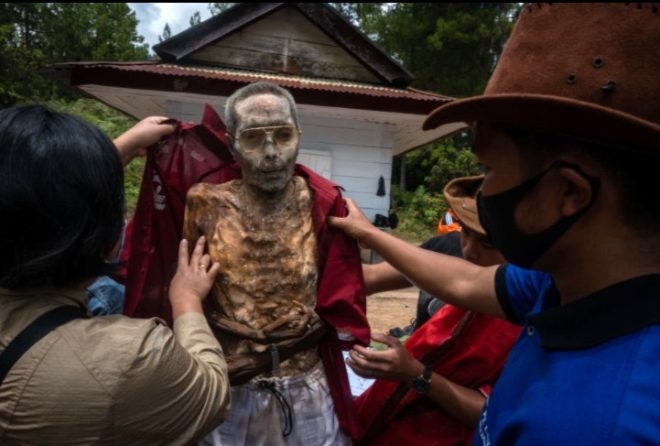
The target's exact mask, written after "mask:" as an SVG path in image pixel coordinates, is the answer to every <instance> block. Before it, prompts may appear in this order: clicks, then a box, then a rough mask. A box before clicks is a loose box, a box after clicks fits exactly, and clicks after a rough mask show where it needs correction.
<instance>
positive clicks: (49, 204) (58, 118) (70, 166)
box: [0, 105, 124, 289]
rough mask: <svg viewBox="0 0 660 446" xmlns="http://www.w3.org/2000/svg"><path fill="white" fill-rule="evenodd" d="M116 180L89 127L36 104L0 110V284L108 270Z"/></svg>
mask: <svg viewBox="0 0 660 446" xmlns="http://www.w3.org/2000/svg"><path fill="white" fill-rule="evenodd" d="M123 182H124V172H123V166H122V163H121V160H120V157H119V154H118V152H117V149H116V147H115V145H114V144H113V142H112V141H111V140H110V139H109V138H108V136H106V135H105V134H104V133H103V132H102V131H101V130H100V129H98V128H97V127H95V126H94V125H92V124H90V123H88V122H85V121H84V120H82V119H79V118H76V117H74V116H71V115H68V114H65V113H60V112H57V111H53V110H51V109H49V108H47V107H45V106H41V105H20V106H14V107H10V108H6V109H4V110H0V216H2V217H1V218H0V222H1V223H0V253H2V255H0V287H5V288H12V289H20V288H28V287H42V286H57V287H63V286H64V287H66V286H78V285H80V284H82V283H83V282H84V281H87V280H90V279H94V278H95V277H98V276H101V275H106V274H111V273H112V272H113V271H114V269H115V268H116V264H114V263H112V262H108V261H106V257H107V256H108V254H110V253H111V252H112V250H113V248H114V247H115V245H116V244H117V242H118V240H119V239H120V235H121V231H122V230H123V216H124V188H123Z"/></svg>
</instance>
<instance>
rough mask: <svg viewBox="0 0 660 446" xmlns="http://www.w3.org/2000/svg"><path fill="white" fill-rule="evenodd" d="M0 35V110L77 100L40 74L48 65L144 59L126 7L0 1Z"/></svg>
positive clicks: (141, 43) (133, 19)
mask: <svg viewBox="0 0 660 446" xmlns="http://www.w3.org/2000/svg"><path fill="white" fill-rule="evenodd" d="M0 37H1V39H0V51H1V52H2V61H1V62H0V79H2V84H1V86H0V107H6V106H10V105H13V104H16V103H19V102H28V101H45V100H51V99H57V98H73V97H76V95H75V94H74V93H73V92H72V90H71V89H70V88H69V87H68V86H67V85H60V84H57V83H55V82H53V80H52V79H51V78H46V77H42V76H41V74H42V73H43V72H44V70H46V69H47V67H48V66H49V65H50V64H52V63H57V62H75V61H89V60H113V61H125V60H144V59H146V58H147V53H148V52H147V45H146V44H145V43H144V38H143V37H142V36H140V35H139V34H138V33H137V19H136V17H135V12H133V11H131V10H130V8H129V7H128V4H126V3H2V4H0Z"/></svg>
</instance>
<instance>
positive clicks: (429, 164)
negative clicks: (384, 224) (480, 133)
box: [393, 140, 479, 193]
mask: <svg viewBox="0 0 660 446" xmlns="http://www.w3.org/2000/svg"><path fill="white" fill-rule="evenodd" d="M397 161H398V162H397V163H394V164H395V168H394V173H395V174H394V175H393V181H395V182H400V178H399V170H400V169H399V167H400V164H399V163H401V162H404V163H405V172H406V177H405V183H404V186H405V187H406V188H407V189H415V188H417V187H419V186H420V185H425V186H426V187H427V188H428V189H429V190H430V191H433V192H436V193H441V192H442V190H443V189H444V187H445V185H446V184H447V183H448V182H449V181H450V180H452V179H453V178H456V177H460V176H465V175H476V174H477V173H478V172H479V163H478V161H477V158H476V156H475V155H474V153H472V151H471V150H470V148H468V147H463V148H459V147H456V145H455V144H454V142H453V141H452V140H443V141H439V142H436V143H433V144H429V145H427V146H426V147H422V148H420V149H417V150H413V151H411V152H408V153H407V154H405V156H404V157H399V158H398V159H397Z"/></svg>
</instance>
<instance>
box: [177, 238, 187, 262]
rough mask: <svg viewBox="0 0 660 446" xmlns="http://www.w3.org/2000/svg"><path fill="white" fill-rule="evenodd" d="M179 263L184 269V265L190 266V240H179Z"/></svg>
mask: <svg viewBox="0 0 660 446" xmlns="http://www.w3.org/2000/svg"><path fill="white" fill-rule="evenodd" d="M177 265H178V267H179V269H182V268H184V267H188V240H186V239H185V238H184V239H181V241H180V242H179V256H178V261H177Z"/></svg>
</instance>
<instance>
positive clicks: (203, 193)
mask: <svg viewBox="0 0 660 446" xmlns="http://www.w3.org/2000/svg"><path fill="white" fill-rule="evenodd" d="M240 182H241V180H231V181H227V182H226V183H221V184H213V183H196V184H193V185H192V186H191V187H190V189H188V192H187V193H186V201H188V202H196V203H204V202H209V201H216V200H218V199H222V198H223V197H226V196H227V195H233V194H234V193H235V190H236V188H237V187H238V186H239V183H240Z"/></svg>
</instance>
